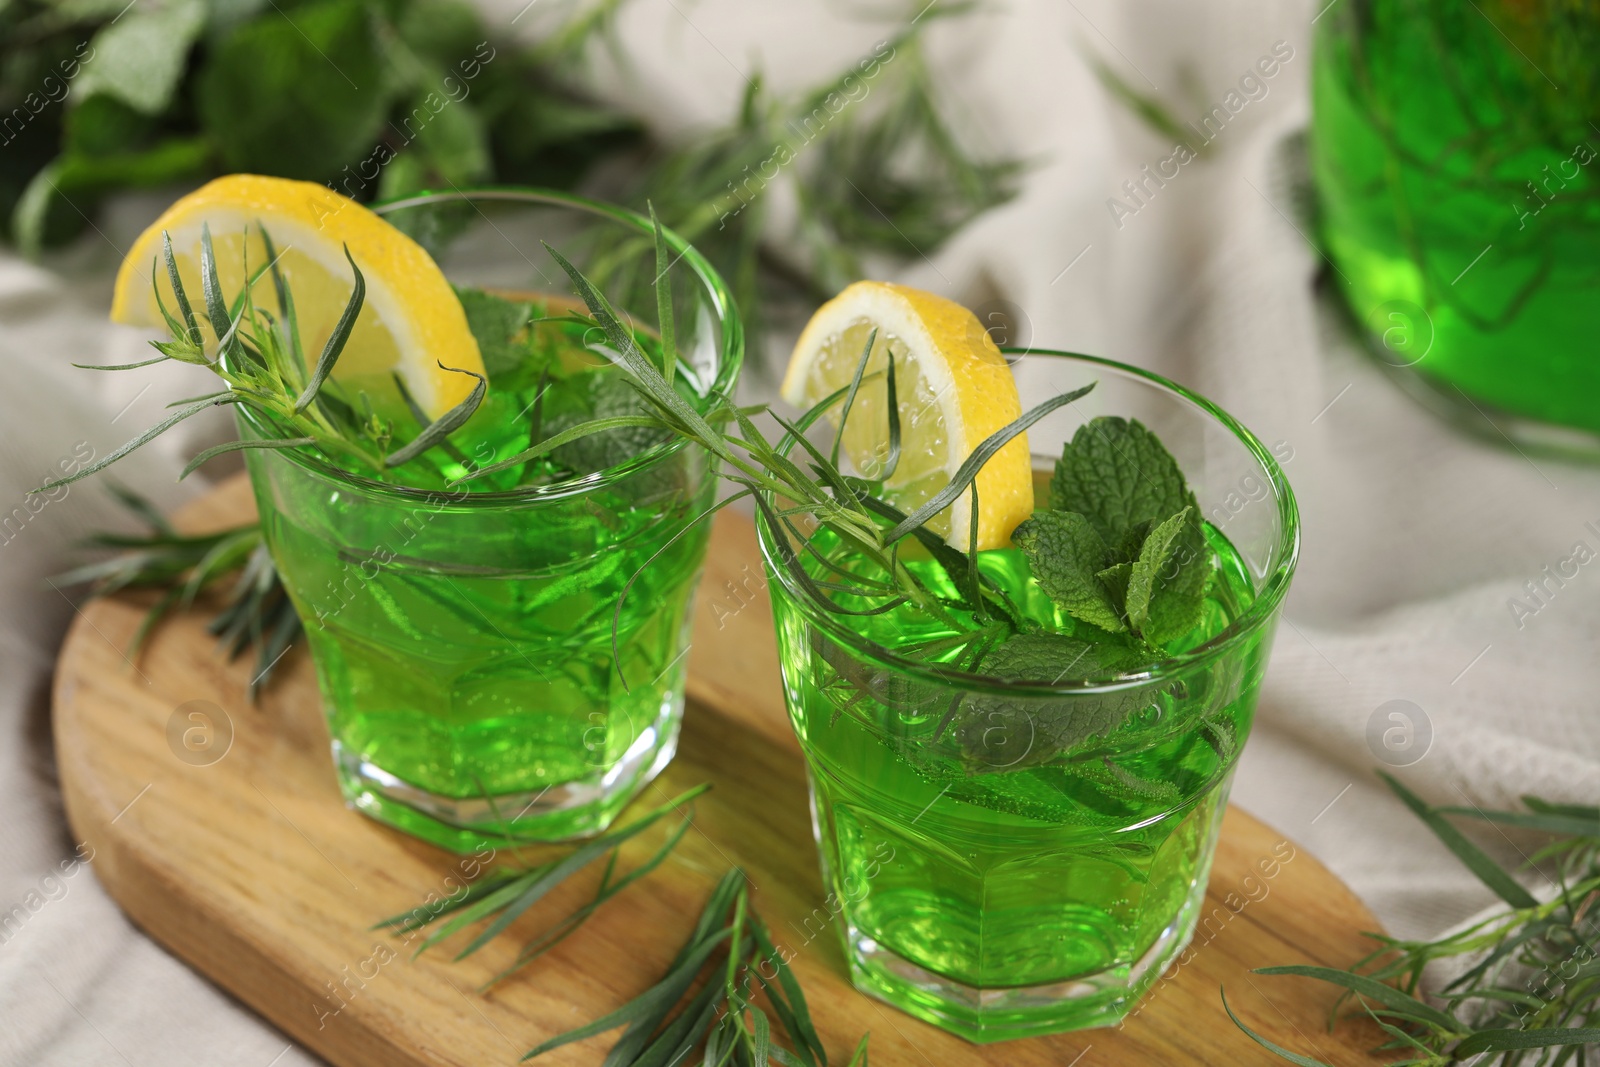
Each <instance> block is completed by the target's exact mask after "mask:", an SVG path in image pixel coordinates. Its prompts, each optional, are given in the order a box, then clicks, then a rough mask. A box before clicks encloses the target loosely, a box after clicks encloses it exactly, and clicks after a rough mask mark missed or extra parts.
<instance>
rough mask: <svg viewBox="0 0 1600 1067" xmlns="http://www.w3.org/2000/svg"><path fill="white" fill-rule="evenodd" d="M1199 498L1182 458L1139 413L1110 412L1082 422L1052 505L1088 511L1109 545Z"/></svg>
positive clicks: (1065, 452) (1064, 456) (1059, 468)
mask: <svg viewBox="0 0 1600 1067" xmlns="http://www.w3.org/2000/svg"><path fill="white" fill-rule="evenodd" d="M1194 503H1195V500H1194V494H1192V493H1190V492H1189V487H1188V484H1187V483H1186V482H1185V481H1184V479H1183V472H1182V471H1181V470H1179V469H1178V462H1177V460H1175V459H1173V458H1172V454H1171V453H1170V452H1168V451H1167V450H1166V448H1165V447H1164V446H1163V445H1162V444H1161V441H1160V440H1159V439H1158V438H1157V437H1156V435H1155V434H1153V433H1151V432H1150V431H1149V430H1147V429H1146V428H1145V427H1144V425H1143V424H1142V423H1140V422H1139V421H1138V420H1137V419H1132V420H1130V419H1124V418H1118V417H1115V416H1109V415H1102V416H1100V417H1099V418H1095V419H1091V420H1089V421H1088V422H1087V423H1085V424H1084V425H1082V426H1080V427H1078V431H1077V432H1076V433H1075V434H1073V435H1072V440H1071V441H1069V442H1068V443H1067V445H1066V447H1065V448H1063V449H1062V451H1061V460H1060V462H1058V463H1057V464H1056V473H1055V478H1054V480H1052V481H1051V483H1050V507H1051V508H1052V509H1054V510H1056V511H1075V512H1077V513H1078V514H1080V515H1083V516H1085V517H1086V518H1087V519H1088V520H1089V521H1090V522H1091V523H1093V524H1094V528H1095V530H1096V532H1098V533H1099V534H1100V538H1101V540H1103V541H1105V542H1106V544H1108V545H1121V544H1122V543H1123V536H1124V534H1125V533H1126V532H1127V531H1128V530H1129V529H1130V528H1131V527H1134V526H1136V525H1137V524H1139V523H1141V522H1149V523H1157V522H1161V521H1163V520H1164V519H1166V518H1168V517H1169V516H1171V515H1175V514H1177V513H1178V512H1179V511H1181V510H1183V508H1185V507H1189V506H1193V505H1194ZM1197 510H1198V509H1197Z"/></svg>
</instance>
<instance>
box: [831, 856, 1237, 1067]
mask: <svg viewBox="0 0 1600 1067" xmlns="http://www.w3.org/2000/svg"><path fill="white" fill-rule="evenodd" d="M1203 873H1204V872H1203ZM1205 892H1206V878H1205V877H1204V876H1202V877H1200V878H1198V879H1197V880H1196V881H1195V884H1194V887H1193V888H1192V889H1191V890H1190V892H1189V896H1188V899H1186V900H1185V901H1184V904H1183V907H1181V908H1180V909H1179V910H1178V914H1177V915H1176V916H1174V917H1173V920H1172V922H1171V923H1169V924H1168V925H1167V927H1166V929H1165V930H1163V931H1162V932H1161V934H1160V936H1158V937H1157V938H1156V940H1155V942H1154V943H1153V944H1152V945H1151V946H1150V948H1149V949H1148V950H1147V951H1146V952H1145V954H1144V955H1143V956H1141V957H1140V958H1139V959H1138V960H1136V961H1134V963H1132V964H1131V965H1128V966H1123V967H1113V968H1111V969H1109V970H1105V971H1101V972H1099V973H1097V974H1086V975H1079V976H1077V977H1075V978H1070V979H1067V980H1066V981H1062V982H1052V983H1049V984H1046V985H1036V986H1022V987H1008V988H991V989H980V988H977V987H975V986H969V985H966V984H964V983H961V982H957V981H954V980H952V979H949V978H946V977H944V976H943V975H939V974H935V973H933V972H932V971H929V970H927V969H925V968H923V967H920V966H918V965H917V964H915V963H913V962H911V961H910V960H908V959H906V958H905V957H903V956H900V955H898V954H897V953H895V952H893V951H891V950H890V949H888V948H885V947H884V946H882V945H880V944H878V943H877V942H876V941H874V940H873V939H872V938H871V937H868V936H867V935H866V934H864V933H862V932H861V931H860V930H858V929H856V928H855V927H854V925H848V924H847V926H846V931H845V938H846V942H845V954H846V956H847V957H848V958H849V963H850V979H851V981H852V982H854V984H855V987H856V988H857V989H859V990H860V991H861V992H863V993H866V994H868V995H870V996H874V997H877V998H878V999H879V1000H882V1001H885V1002H887V1003H889V1004H891V1005H893V1006H894V1007H896V1008H899V1009H900V1010H901V1011H904V1012H906V1013H907V1014H909V1015H914V1016H916V1017H917V1018H919V1019H921V1020H923V1021H924V1022H929V1023H932V1024H933V1025H935V1026H938V1027H941V1028H943V1029H945V1030H948V1031H950V1032H951V1033H953V1034H957V1035H959V1036H961V1037H964V1038H966V1039H967V1040H968V1041H972V1042H974V1043H977V1044H989V1043H991V1042H995V1041H1010V1040H1012V1039H1014V1038H1019V1037H1039V1036H1042V1035H1044V1034H1055V1033H1061V1032H1063V1031H1067V1030H1084V1029H1088V1028H1089V1027H1095V1026H1113V1025H1115V1024H1116V1023H1118V1022H1119V1021H1121V1019H1122V1017H1123V1016H1124V1015H1126V1014H1127V1013H1128V1011H1129V1010H1130V1009H1132V1008H1133V1006H1134V1005H1135V1004H1137V1003H1138V1001H1139V998H1140V997H1141V996H1143V995H1144V993H1145V992H1146V991H1147V990H1148V989H1149V988H1150V986H1151V985H1152V984H1153V983H1154V982H1155V980H1156V978H1157V977H1158V976H1159V975H1160V974H1161V973H1162V972H1163V971H1165V970H1166V969H1167V967H1168V965H1169V964H1171V963H1172V962H1173V961H1174V960H1176V959H1177V958H1178V956H1179V954H1180V953H1182V952H1183V950H1184V948H1185V947H1187V946H1188V944H1189V939H1190V938H1191V937H1193V936H1194V930H1195V923H1196V921H1197V920H1198V918H1199V915H1200V908H1201V904H1202V903H1203V902H1204V900H1205Z"/></svg>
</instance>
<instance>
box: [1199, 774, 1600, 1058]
mask: <svg viewBox="0 0 1600 1067" xmlns="http://www.w3.org/2000/svg"><path fill="white" fill-rule="evenodd" d="M1380 777H1382V778H1383V779H1384V781H1385V782H1387V783H1388V785H1389V787H1390V789H1392V790H1393V791H1394V793H1395V795H1396V796H1398V797H1399V798H1400V800H1401V801H1402V802H1403V803H1404V804H1405V805H1406V806H1407V807H1408V808H1410V809H1411V810H1412V812H1413V813H1415V814H1416V815H1417V817H1418V818H1420V819H1422V820H1423V822H1424V823H1425V824H1426V825H1427V826H1428V828H1429V829H1430V830H1432V831H1433V832H1434V834H1435V836H1437V837H1438V838H1439V840H1440V841H1442V842H1443V843H1444V844H1445V846H1446V847H1448V848H1449V850H1450V851H1451V852H1452V853H1454V855H1455V856H1456V858H1457V859H1459V860H1460V861H1461V862H1462V863H1463V864H1464V865H1465V866H1466V867H1467V869H1468V870H1470V871H1472V873H1473V874H1474V875H1476V876H1477V877H1478V879H1479V880H1480V881H1482V882H1483V883H1484V885H1486V886H1488V887H1489V888H1490V889H1491V890H1493V891H1494V893H1495V895H1496V896H1498V897H1500V899H1501V900H1502V901H1504V902H1505V903H1506V905H1507V908H1506V910H1505V911H1502V912H1500V913H1498V914H1495V915H1492V916H1490V917H1489V918H1487V919H1485V920H1483V921H1482V922H1478V923H1475V924H1473V925H1472V926H1470V927H1468V928H1466V929H1464V930H1461V931H1458V932H1456V933H1452V934H1449V935H1447V936H1445V937H1442V938H1438V939H1436V940H1433V941H1418V940H1404V939H1399V938H1392V937H1387V936H1384V935H1380V934H1368V935H1367V936H1368V937H1371V938H1373V939H1374V940H1376V941H1377V942H1378V943H1379V946H1380V947H1379V948H1378V949H1377V950H1376V951H1375V952H1373V953H1372V954H1371V955H1369V956H1368V957H1366V958H1365V959H1363V960H1361V961H1359V962H1357V963H1356V964H1355V965H1354V966H1352V967H1351V968H1350V969H1349V970H1344V971H1341V970H1336V969H1334V968H1330V967H1309V966H1291V967H1266V968H1262V969H1260V970H1258V971H1257V972H1256V973H1257V974H1268V975H1297V976H1301V977H1306V978H1315V979H1318V980H1320V981H1323V982H1327V983H1329V984H1330V985H1333V986H1335V987H1337V988H1339V989H1340V990H1342V993H1341V996H1340V998H1339V1000H1338V1001H1337V1002H1336V1003H1335V1005H1334V1009H1333V1014H1332V1015H1331V1016H1330V1019H1329V1026H1330V1027H1332V1026H1333V1024H1334V1021H1335V1020H1336V1019H1337V1017H1338V1012H1339V1009H1340V1007H1341V1006H1343V1005H1344V1004H1346V1003H1348V1002H1351V1001H1354V1003H1355V1007H1354V1008H1353V1009H1352V1011H1351V1014H1354V1015H1361V1016H1365V1017H1367V1018H1369V1019H1372V1020H1373V1021H1374V1022H1376V1024H1377V1026H1378V1027H1379V1028H1380V1029H1382V1030H1383V1031H1384V1033H1385V1034H1387V1035H1388V1038H1389V1039H1388V1040H1387V1041H1386V1042H1385V1043H1384V1044H1382V1045H1380V1046H1379V1049H1380V1050H1382V1051H1388V1052H1391V1053H1393V1054H1394V1055H1395V1056H1396V1057H1398V1058H1396V1059H1394V1060H1393V1061H1392V1062H1393V1063H1394V1064H1396V1065H1409V1067H1447V1065H1449V1064H1457V1063H1462V1062H1466V1061H1475V1062H1480V1063H1485V1064H1487V1063H1491V1062H1492V1063H1495V1064H1498V1065H1500V1067H1559V1065H1563V1064H1573V1065H1582V1064H1585V1063H1589V1062H1592V1057H1593V1054H1594V1053H1595V1051H1596V1050H1600V907H1597V906H1596V905H1597V904H1600V808H1597V807H1588V806H1582V805H1570V804H1551V803H1548V802H1546V801H1543V800H1540V799H1538V798H1537V797H1524V798H1523V803H1524V804H1525V805H1526V807H1527V809H1528V810H1526V811H1484V810H1483V809H1481V808H1478V807H1434V806H1432V805H1430V804H1428V803H1427V802H1425V801H1424V800H1422V799H1421V798H1420V797H1418V796H1417V795H1416V794H1415V793H1413V792H1411V790H1409V789H1407V788H1406V787H1405V786H1404V785H1402V784H1401V783H1400V782H1398V781H1396V780H1395V779H1394V778H1391V777H1390V776H1388V775H1386V774H1381V773H1380ZM1447 816H1456V817H1464V818H1470V819H1478V820H1481V821H1484V822H1489V823H1492V824H1497V825H1501V826H1511V827H1516V828H1519V829H1522V830H1531V831H1536V832H1543V833H1546V834H1548V835H1550V836H1551V839H1552V840H1551V843H1550V844H1548V845H1547V846H1546V847H1544V848H1543V849H1541V850H1539V851H1538V852H1537V853H1535V855H1534V856H1533V857H1532V858H1531V859H1530V861H1529V862H1530V865H1531V864H1534V863H1543V862H1547V861H1548V862H1552V863H1553V864H1554V866H1555V884H1556V887H1557V892H1556V895H1555V896H1554V897H1553V898H1552V899H1550V900H1548V901H1543V902H1541V901H1540V900H1539V899H1538V898H1536V897H1535V896H1534V895H1533V894H1532V893H1530V892H1529V891H1528V890H1527V889H1526V888H1524V887H1523V886H1522V884H1521V883H1520V882H1519V881H1517V879H1516V878H1514V877H1513V876H1512V874H1511V872H1510V871H1507V870H1506V869H1505V868H1503V867H1501V866H1500V865H1499V864H1498V863H1496V862H1495V861H1494V860H1493V859H1492V858H1490V856H1489V855H1488V854H1487V853H1485V852H1484V851H1483V850H1482V849H1481V848H1479V847H1478V846H1477V845H1476V844H1474V843H1473V842H1472V841H1471V840H1470V839H1469V838H1467V836H1466V835H1465V834H1463V833H1462V832H1461V831H1460V830H1459V829H1457V828H1456V827H1455V826H1454V825H1453V824H1452V823H1451V822H1450V821H1449V819H1448V818H1447ZM1447 959H1457V960H1463V961H1465V962H1466V963H1469V964H1470V966H1468V967H1467V968H1466V969H1465V970H1464V971H1463V972H1462V973H1461V974H1460V975H1459V976H1458V977H1457V978H1455V979H1454V980H1452V981H1451V982H1450V983H1449V984H1448V985H1445V986H1444V987H1443V988H1442V989H1440V990H1439V991H1438V992H1437V994H1435V995H1431V996H1430V995H1428V994H1426V993H1424V992H1423V990H1422V980H1423V976H1424V972H1425V971H1426V969H1427V968H1428V966H1429V965H1430V964H1432V963H1434V962H1436V961H1439V960H1447ZM1223 1005H1224V1007H1225V1008H1226V1010H1227V1012H1228V1015H1229V1017H1230V1018H1232V1019H1233V1021H1234V1023H1235V1024H1236V1025H1238V1026H1239V1028H1240V1029H1241V1030H1243V1031H1244V1032H1245V1033H1246V1034H1248V1035H1249V1036H1250V1037H1251V1038H1252V1039H1253V1040H1254V1041H1256V1042H1257V1043H1258V1044H1260V1045H1261V1046H1263V1047H1264V1048H1266V1049H1268V1050H1270V1051H1271V1052H1273V1053H1275V1054H1277V1055H1278V1056H1279V1057H1281V1058H1283V1059H1285V1060H1287V1061H1289V1062H1290V1063H1295V1064H1299V1065H1301V1067H1328V1065H1327V1064H1324V1063H1323V1062H1322V1061H1321V1060H1317V1059H1313V1058H1311V1057H1309V1056H1305V1055H1302V1054H1300V1053H1297V1052H1293V1051H1291V1050H1289V1049H1285V1048H1283V1047H1281V1046H1279V1045H1276V1044H1274V1043H1273V1042H1271V1041H1268V1040H1267V1039H1266V1038H1264V1037H1262V1036H1261V1035H1260V1034H1258V1033H1256V1032H1255V1031H1254V1030H1252V1029H1250V1028H1249V1027H1248V1026H1246V1025H1245V1024H1244V1023H1243V1022H1241V1021H1240V1020H1239V1018H1238V1016H1237V1015H1235V1014H1234V1013H1233V1009H1232V1008H1231V1007H1228V1006H1227V999H1226V997H1224V999H1223ZM1480 1057H1487V1058H1483V1059H1480Z"/></svg>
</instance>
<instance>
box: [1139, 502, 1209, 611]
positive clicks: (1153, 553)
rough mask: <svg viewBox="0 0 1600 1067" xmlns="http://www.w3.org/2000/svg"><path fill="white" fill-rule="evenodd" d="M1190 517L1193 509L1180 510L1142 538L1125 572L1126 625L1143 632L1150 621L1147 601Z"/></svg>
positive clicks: (1170, 560)
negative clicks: (1136, 554)
mask: <svg viewBox="0 0 1600 1067" xmlns="http://www.w3.org/2000/svg"><path fill="white" fill-rule="evenodd" d="M1192 514H1194V509H1193V508H1187V507H1186V508H1184V509H1183V510H1182V511H1180V512H1178V513H1177V514H1176V515H1174V516H1172V517H1171V518H1169V519H1166V520H1165V521H1163V522H1162V523H1161V524H1160V525H1159V526H1157V527H1156V528H1155V529H1154V530H1151V531H1150V535H1149V536H1148V537H1146V538H1145V541H1144V545H1143V546H1142V547H1141V548H1140V549H1139V558H1138V559H1136V560H1134V561H1133V564H1132V566H1131V567H1130V569H1129V573H1128V588H1127V601H1126V603H1127V611H1128V624H1129V625H1130V626H1132V627H1133V628H1134V629H1135V630H1138V631H1139V632H1140V633H1143V632H1144V630H1145V627H1146V626H1148V625H1149V622H1150V598H1151V596H1152V595H1154V593H1155V588H1156V582H1157V580H1158V579H1159V578H1160V577H1161V574H1162V572H1163V571H1164V570H1165V569H1166V568H1167V565H1168V564H1169V563H1171V562H1172V555H1173V552H1174V551H1175V549H1176V548H1177V541H1178V535H1179V534H1180V533H1182V532H1183V527H1184V524H1185V523H1187V522H1188V521H1189V516H1190V515H1192Z"/></svg>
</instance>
